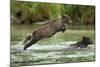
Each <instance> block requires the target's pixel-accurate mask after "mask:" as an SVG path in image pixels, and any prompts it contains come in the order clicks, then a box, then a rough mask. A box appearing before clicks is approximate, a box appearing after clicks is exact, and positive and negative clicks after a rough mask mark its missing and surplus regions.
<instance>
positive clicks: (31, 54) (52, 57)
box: [11, 41, 95, 65]
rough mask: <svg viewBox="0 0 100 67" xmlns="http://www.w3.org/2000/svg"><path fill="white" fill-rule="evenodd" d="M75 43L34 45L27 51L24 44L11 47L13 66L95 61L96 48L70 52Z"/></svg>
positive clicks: (91, 46)
mask: <svg viewBox="0 0 100 67" xmlns="http://www.w3.org/2000/svg"><path fill="white" fill-rule="evenodd" d="M73 43H76V41H75V42H62V43H55V44H50V45H46V44H44V45H41V44H34V45H32V46H31V47H29V48H28V49H27V50H25V51H24V50H23V47H24V45H21V44H22V42H20V43H19V44H16V45H12V46H11V64H15V65H35V64H49V63H69V62H81V61H94V60H95V57H94V56H95V46H94V45H89V46H88V47H87V48H82V49H77V50H69V49H68V47H69V45H70V44H73Z"/></svg>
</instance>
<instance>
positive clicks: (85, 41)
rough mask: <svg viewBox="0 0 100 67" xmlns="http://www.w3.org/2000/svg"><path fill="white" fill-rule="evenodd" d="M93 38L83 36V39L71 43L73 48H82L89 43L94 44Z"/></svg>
mask: <svg viewBox="0 0 100 67" xmlns="http://www.w3.org/2000/svg"><path fill="white" fill-rule="evenodd" d="M92 43H93V40H92V39H91V38H90V37H86V36H83V38H82V40H81V41H78V42H76V43H75V44H71V45H70V48H71V49H80V48H86V47H87V46H88V45H89V44H92Z"/></svg>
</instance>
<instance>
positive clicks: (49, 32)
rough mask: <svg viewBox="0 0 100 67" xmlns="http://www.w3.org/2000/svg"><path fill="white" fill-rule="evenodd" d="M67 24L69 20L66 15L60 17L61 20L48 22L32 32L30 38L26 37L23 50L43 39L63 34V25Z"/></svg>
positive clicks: (64, 27)
mask: <svg viewBox="0 0 100 67" xmlns="http://www.w3.org/2000/svg"><path fill="white" fill-rule="evenodd" d="M69 23H71V18H70V17H69V16H68V15H62V16H61V18H58V19H55V20H52V21H49V23H48V24H46V25H45V27H42V28H39V29H38V30H36V31H34V32H33V33H32V36H31V37H30V36H28V38H27V39H26V42H25V46H24V50H26V49H27V48H28V47H30V46H31V45H32V44H34V43H36V42H38V41H39V40H41V39H43V38H49V37H51V36H53V35H54V34H56V33H57V32H60V31H62V32H64V31H65V30H66V26H65V24H69Z"/></svg>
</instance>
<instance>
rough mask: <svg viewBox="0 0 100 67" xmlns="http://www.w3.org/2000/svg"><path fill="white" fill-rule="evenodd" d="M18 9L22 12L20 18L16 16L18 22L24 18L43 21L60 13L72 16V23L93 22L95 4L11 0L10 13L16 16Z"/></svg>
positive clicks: (21, 21)
mask: <svg viewBox="0 0 100 67" xmlns="http://www.w3.org/2000/svg"><path fill="white" fill-rule="evenodd" d="M19 11H21V12H22V15H21V18H18V20H19V21H20V23H23V21H24V20H25V22H27V21H30V22H31V23H34V22H38V21H45V20H49V19H54V18H57V17H59V16H60V15H61V14H68V15H69V16H71V17H72V20H73V21H74V23H73V24H76V25H77V24H81V25H94V24H95V6H86V5H71V4H58V3H40V2H24V1H15V0H11V14H12V15H13V16H15V17H16V13H17V12H19ZM30 22H28V23H30ZM13 23H16V22H13Z"/></svg>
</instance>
